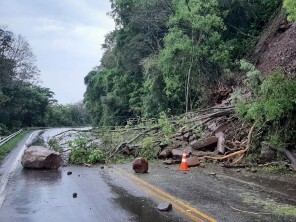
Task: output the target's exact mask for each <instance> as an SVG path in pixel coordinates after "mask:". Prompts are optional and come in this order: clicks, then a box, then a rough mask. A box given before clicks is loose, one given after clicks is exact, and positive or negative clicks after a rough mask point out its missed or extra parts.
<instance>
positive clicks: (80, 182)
mask: <svg viewBox="0 0 296 222" xmlns="http://www.w3.org/2000/svg"><path fill="white" fill-rule="evenodd" d="M58 132H60V130H56V129H55V130H49V131H48V132H47V133H46V134H45V136H48V135H53V134H55V133H58ZM33 137H34V136H27V137H26V138H25V140H23V141H22V142H20V143H19V145H18V147H17V148H16V149H15V150H14V151H13V152H12V153H11V154H10V155H9V156H8V157H7V158H6V159H5V160H4V161H3V162H2V164H1V168H0V174H1V183H0V221H1V222H2V221H3V222H6V221H7V222H10V221H11V222H14V221H16V222H17V221H22V222H35V221H36V222H39V221H43V222H46V221H51V222H52V221H57V222H58V221H65V222H67V221H71V222H75V221H79V222H81V221H86V222H88V221H89V222H92V221H103V222H104V221H110V222H114V221H147V222H148V221H155V222H157V221H186V220H187V219H186V217H184V216H183V215H182V214H181V213H179V212H174V211H173V212H169V213H163V212H159V211H158V210H157V204H158V203H157V202H155V201H154V200H153V198H151V197H150V196H149V195H147V194H146V193H145V192H143V191H142V190H141V189H140V188H139V187H137V186H135V185H132V184H129V183H128V181H126V180H125V179H124V178H121V179H122V180H121V181H120V180H114V179H112V177H111V176H110V174H109V173H111V174H112V172H111V171H108V170H102V169H101V167H100V166H96V167H92V168H87V167H83V166H70V167H63V168H60V169H59V170H54V171H49V170H26V169H23V168H22V166H21V163H20V158H21V154H22V152H23V150H24V148H25V144H26V143H27V144H28V143H29V142H30V140H31V139H32V138H33ZM69 171H71V172H72V174H71V175H67V172H69ZM118 177H120V176H118ZM117 179H118V178H117ZM74 192H76V193H77V198H73V193H74Z"/></svg>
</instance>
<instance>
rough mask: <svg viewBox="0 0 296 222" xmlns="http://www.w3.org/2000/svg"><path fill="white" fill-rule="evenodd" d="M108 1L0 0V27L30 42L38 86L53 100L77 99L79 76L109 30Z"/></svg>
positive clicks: (97, 57)
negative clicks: (48, 89)
mask: <svg viewBox="0 0 296 222" xmlns="http://www.w3.org/2000/svg"><path fill="white" fill-rule="evenodd" d="M109 11H110V3H109V0H0V25H7V26H8V29H9V30H11V31H13V32H14V33H15V34H21V35H22V36H24V37H25V39H26V40H27V41H28V42H29V43H30V45H31V47H32V49H33V53H34V54H35V55H36V58H37V66H38V68H39V69H40V71H41V76H40V79H41V81H42V83H41V85H42V86H43V87H48V88H50V89H51V90H52V91H53V92H54V93H55V99H57V100H58V101H59V103H62V104H67V103H74V102H77V101H79V100H82V99H83V93H84V92H85V86H84V82H83V78H84V77H85V76H86V75H87V73H88V72H89V71H91V69H92V68H93V67H95V66H97V65H99V61H100V58H101V56H102V53H103V51H102V50H101V44H102V43H103V42H104V36H105V35H106V34H107V33H108V32H109V31H111V30H113V29H114V23H113V20H112V19H111V18H110V17H108V16H107V15H106V13H107V12H109Z"/></svg>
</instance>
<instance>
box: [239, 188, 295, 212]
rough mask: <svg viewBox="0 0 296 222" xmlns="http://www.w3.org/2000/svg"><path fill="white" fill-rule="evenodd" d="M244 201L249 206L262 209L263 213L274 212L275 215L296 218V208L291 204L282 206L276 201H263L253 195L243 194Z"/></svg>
mask: <svg viewBox="0 0 296 222" xmlns="http://www.w3.org/2000/svg"><path fill="white" fill-rule="evenodd" d="M242 196H243V198H244V200H243V202H245V203H248V204H252V205H254V204H256V205H258V206H260V207H262V208H263V209H262V212H264V211H266V212H272V214H274V215H283V216H296V207H295V206H293V205H290V204H282V203H279V202H277V201H276V200H273V199H271V200H268V199H265V200H263V199H262V198H260V197H259V196H254V195H251V194H248V193H247V194H242Z"/></svg>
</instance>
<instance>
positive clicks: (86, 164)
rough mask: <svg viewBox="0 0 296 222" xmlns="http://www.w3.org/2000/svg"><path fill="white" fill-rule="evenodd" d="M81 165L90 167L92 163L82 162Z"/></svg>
mask: <svg viewBox="0 0 296 222" xmlns="http://www.w3.org/2000/svg"><path fill="white" fill-rule="evenodd" d="M83 166H85V167H92V164H90V163H84V164H83Z"/></svg>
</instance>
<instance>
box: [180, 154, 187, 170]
mask: <svg viewBox="0 0 296 222" xmlns="http://www.w3.org/2000/svg"><path fill="white" fill-rule="evenodd" d="M180 170H181V171H189V167H188V164H187V159H186V150H184V152H183V156H182V162H181V166H180Z"/></svg>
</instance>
